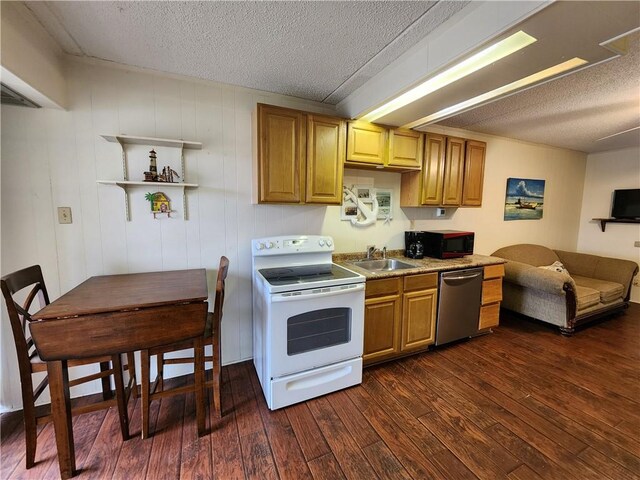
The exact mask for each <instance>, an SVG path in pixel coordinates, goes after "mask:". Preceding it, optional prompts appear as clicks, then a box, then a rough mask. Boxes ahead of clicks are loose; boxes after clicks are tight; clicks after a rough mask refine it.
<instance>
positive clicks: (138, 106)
mask: <svg viewBox="0 0 640 480" xmlns="http://www.w3.org/2000/svg"><path fill="white" fill-rule="evenodd" d="M68 82H69V102H70V109H69V110H68V111H61V110H49V109H40V110H35V109H26V108H19V107H11V106H9V107H4V106H3V108H2V126H3V128H2V177H1V180H2V189H1V195H2V273H3V274H4V273H8V272H11V271H14V270H17V269H20V268H24V267H26V266H28V265H32V264H35V263H38V264H40V265H42V267H43V270H44V275H45V278H46V281H47V286H48V288H49V291H50V294H51V297H52V299H55V298H57V297H58V296H60V295H61V294H62V293H64V292H67V291H68V290H70V289H71V288H73V287H75V286H76V285H77V284H79V283H80V282H82V281H84V280H85V279H87V278H88V277H90V276H92V275H103V274H116V273H128V272H142V271H158V270H173V269H181V268H201V267H204V268H206V269H207V278H208V281H209V285H210V290H211V296H210V298H209V301H210V302H213V286H214V282H215V275H216V273H217V266H218V261H219V259H220V256H221V255H226V256H227V257H229V260H230V262H231V266H230V272H229V278H228V283H227V296H226V299H225V310H224V322H223V329H222V350H223V357H222V359H223V363H225V364H228V363H232V362H237V361H241V360H245V359H248V358H250V357H251V353H252V349H251V342H252V324H251V256H250V240H251V239H252V238H256V237H262V236H267V235H283V234H295V233H302V234H326V235H332V236H333V237H334V238H335V243H336V249H337V251H339V252H351V251H362V252H364V249H365V247H366V245H368V244H372V243H374V244H376V245H377V246H379V247H382V246H385V245H386V246H387V247H389V248H390V249H396V248H403V243H404V231H405V230H407V229H410V228H416V229H439V228H454V229H459V230H473V231H475V232H476V233H477V243H476V251H477V252H478V253H484V254H489V253H491V252H493V251H494V250H495V249H497V248H499V247H501V246H503V245H507V244H510V243H519V242H533V243H542V244H545V245H549V246H553V247H557V248H565V249H575V247H576V242H577V232H578V219H577V216H576V215H575V213H576V212H579V211H580V206H581V192H582V188H581V187H582V183H583V179H584V168H585V156H584V155H583V154H580V153H577V152H569V151H566V150H560V149H555V148H551V147H545V146H540V145H532V144H528V143H524V142H517V141H511V140H508V139H504V138H499V137H491V136H485V135H479V134H474V133H471V132H461V131H455V130H442V132H444V133H448V132H451V133H453V134H457V135H460V136H464V137H466V138H476V139H478V140H483V141H486V142H487V143H488V146H487V163H486V169H485V172H486V173H485V188H484V199H483V206H482V208H466V209H462V208H460V209H457V210H455V209H448V213H447V216H446V217H445V218H437V219H436V218H435V214H434V209H433V208H423V209H418V208H406V209H402V208H400V207H399V189H400V176H399V175H398V174H394V173H387V172H375V171H364V170H363V171H359V170H348V171H347V172H346V178H345V182H347V183H364V184H373V185H374V186H376V187H384V188H390V189H392V190H393V191H394V197H395V198H394V201H395V205H396V206H395V209H394V219H393V220H392V222H391V224H390V225H385V224H383V222H382V221H379V222H377V223H376V225H375V226H371V227H367V228H356V227H353V226H351V225H350V224H349V223H348V222H342V221H340V211H339V210H340V209H339V208H338V207H322V206H309V205H305V206H282V205H254V204H251V189H252V182H251V172H252V162H253V158H252V142H253V138H252V134H251V115H252V112H253V110H254V108H255V105H256V103H258V102H263V103H270V104H276V105H281V106H286V107H291V108H298V109H302V110H308V111H315V112H319V113H329V114H330V113H332V110H331V108H330V107H327V106H321V105H318V104H316V103H313V102H305V101H303V100H300V99H295V98H287V97H283V96H278V95H273V94H268V93H264V92H257V91H253V90H248V89H245V88H240V87H232V86H226V85H218V84H213V83H208V82H203V81H198V80H190V79H181V78H176V77H175V76H160V75H156V74H151V73H146V72H140V71H136V70H133V69H132V70H129V69H125V68H113V67H110V66H107V65H104V64H97V63H96V62H90V63H87V62H81V61H77V60H70V61H69V65H68ZM105 133H120V134H129V135H137V136H149V137H164V138H185V139H189V140H194V141H198V142H202V145H203V147H202V150H185V168H186V179H187V181H188V182H192V183H197V184H198V185H199V187H198V188H197V189H190V190H189V191H188V192H187V196H188V208H189V220H188V221H185V220H184V219H183V217H182V208H181V203H182V198H181V195H180V194H178V193H177V192H178V190H170V189H166V190H167V191H166V192H165V193H167V194H168V195H169V196H170V197H171V200H172V202H173V205H174V207H173V208H174V209H175V210H177V213H176V216H175V218H163V219H158V220H154V219H153V218H152V215H151V214H150V213H149V204H148V202H147V201H146V200H145V199H144V194H145V193H146V192H147V191H149V190H150V188H151V187H150V188H149V189H147V188H145V187H134V188H132V189H131V191H130V207H131V217H132V218H131V221H130V222H127V221H126V220H125V217H124V213H123V212H124V196H123V193H122V190H121V189H119V188H114V187H113V186H108V185H98V184H96V180H98V179H120V178H122V170H121V150H120V146H119V145H118V144H115V143H110V142H107V141H106V140H104V139H103V138H102V137H101V136H100V135H101V134H105ZM127 149H128V150H127V153H128V158H129V172H130V178H131V179H136V178H137V176H141V175H142V172H143V171H144V170H146V169H147V167H148V151H149V150H150V148H149V147H148V146H143V145H140V146H138V145H130V146H128V147H127ZM156 151H157V152H158V166H160V167H162V166H163V165H167V164H168V165H174V163H173V162H176V163H175V165H179V149H171V148H158V149H157V150H156ZM174 168H175V167H174ZM176 170H177V168H176ZM512 176H519V177H525V178H527V177H530V178H543V179H545V180H546V181H547V184H546V195H545V212H544V218H543V219H542V220H540V221H513V222H504V221H503V220H502V215H503V207H504V195H505V186H506V179H507V178H508V177H512ZM154 187H155V186H154ZM159 188H160V189H161V187H159ZM58 206H66V207H71V208H72V212H73V223H72V224H70V225H59V224H58V223H57V212H56V208H57V207H58ZM172 217H173V215H172ZM574 217H576V218H574ZM3 309H4V306H3ZM10 335H11V334H10V330H9V328H8V325H7V322H6V321H3V323H2V347H3V348H2V354H1V357H0V360H1V362H2V365H1V368H2V373H3V378H2V399H1V408H2V409H11V408H19V407H20V398H19V393H18V392H19V388H18V375H17V365H16V362H15V355H14V352H13V347H12V341H11V336H10ZM185 371H186V370H181V369H179V367H174V368H173V369H170V371H169V372H168V373H169V374H170V375H171V374H178V373H183V372H185ZM98 389H99V385H98V384H94V385H92V386H91V387H85V388H84V390H80V389H79V390H78V391H77V392H75V393H74V394H75V395H79V394H86V393H89V392H90V391H92V392H93V391H97V390H98ZM46 400H47V399H46V398H45V399H43V401H46Z"/></svg>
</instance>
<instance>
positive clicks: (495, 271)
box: [484, 263, 504, 278]
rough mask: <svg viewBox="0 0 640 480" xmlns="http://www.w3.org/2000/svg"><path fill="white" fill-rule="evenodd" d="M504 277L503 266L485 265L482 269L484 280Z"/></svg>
mask: <svg viewBox="0 0 640 480" xmlns="http://www.w3.org/2000/svg"><path fill="white" fill-rule="evenodd" d="M499 277H504V264H503V263H501V264H499V265H487V266H486V267H484V278H499Z"/></svg>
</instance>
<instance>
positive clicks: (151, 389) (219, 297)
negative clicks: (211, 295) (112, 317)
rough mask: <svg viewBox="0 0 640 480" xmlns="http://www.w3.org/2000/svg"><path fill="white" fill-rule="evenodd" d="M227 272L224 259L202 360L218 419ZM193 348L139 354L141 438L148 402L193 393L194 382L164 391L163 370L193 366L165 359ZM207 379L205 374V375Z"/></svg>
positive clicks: (186, 343)
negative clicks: (208, 373)
mask: <svg viewBox="0 0 640 480" xmlns="http://www.w3.org/2000/svg"><path fill="white" fill-rule="evenodd" d="M228 271H229V259H228V258H227V257H224V256H223V257H221V258H220V265H219V267H218V278H217V281H216V297H215V300H214V310H213V313H212V312H209V313H208V314H207V318H206V323H205V329H204V345H205V347H206V346H207V345H211V346H212V355H211V356H205V357H204V360H205V362H212V363H213V368H212V373H213V375H212V378H211V379H210V380H206V382H205V388H212V389H213V406H214V410H215V412H216V415H217V416H221V414H222V409H221V406H220V368H221V365H220V327H221V323H222V307H223V304H224V285H225V280H226V278H227V273H228ZM189 348H193V340H186V341H184V342H179V343H174V344H170V345H162V346H159V347H154V348H151V349H148V350H143V351H142V352H140V363H141V366H140V372H141V402H142V438H147V437H148V436H149V409H150V405H151V401H152V400H155V399H158V398H162V397H167V396H171V395H177V394H181V393H187V392H194V391H195V389H196V385H195V382H194V383H192V384H189V385H186V386H183V387H176V388H172V389H168V390H166V389H165V388H164V387H165V385H164V378H163V375H164V366H165V365H174V364H185V363H186V364H192V365H193V364H194V362H195V358H194V357H193V356H187V357H179V358H165V357H164V355H165V354H166V353H169V352H175V351H179V350H186V349H189ZM153 355H156V365H157V370H158V374H157V376H156V379H155V381H154V382H153V385H151V382H150V378H149V377H150V374H149V370H150V368H149V365H150V358H151V357H152V356H153ZM205 376H206V372H205Z"/></svg>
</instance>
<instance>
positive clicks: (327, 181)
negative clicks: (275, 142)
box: [305, 114, 346, 205]
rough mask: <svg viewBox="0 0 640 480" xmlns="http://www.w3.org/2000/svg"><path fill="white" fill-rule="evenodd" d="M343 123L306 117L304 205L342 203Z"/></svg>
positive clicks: (310, 115)
mask: <svg viewBox="0 0 640 480" xmlns="http://www.w3.org/2000/svg"><path fill="white" fill-rule="evenodd" d="M345 139H346V122H345V121H344V120H342V119H339V118H333V117H325V116H320V115H312V114H309V115H307V159H306V164H307V177H306V197H305V202H306V203H320V204H324V205H327V204H335V205H340V204H341V203H342V173H343V171H344V167H343V164H344V159H345V149H346V146H345Z"/></svg>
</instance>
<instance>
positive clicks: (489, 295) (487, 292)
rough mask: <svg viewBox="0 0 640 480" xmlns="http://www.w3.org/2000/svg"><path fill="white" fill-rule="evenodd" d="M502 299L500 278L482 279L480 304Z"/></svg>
mask: <svg viewBox="0 0 640 480" xmlns="http://www.w3.org/2000/svg"><path fill="white" fill-rule="evenodd" d="M501 300H502V278H494V279H491V280H484V281H483V282H482V305H487V304H489V303H495V302H500V301H501Z"/></svg>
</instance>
